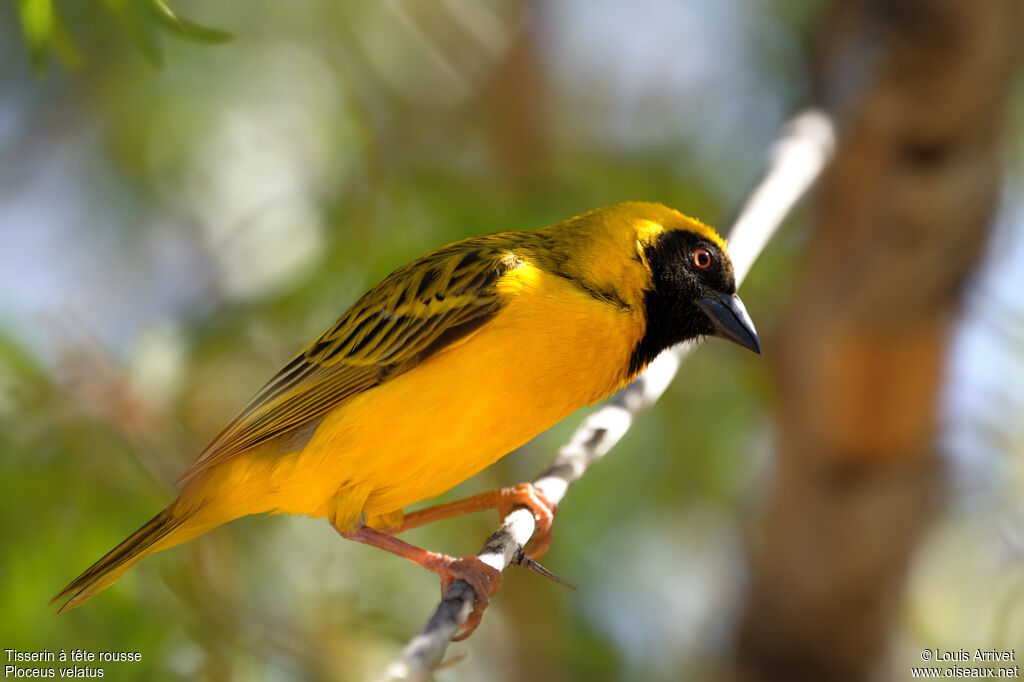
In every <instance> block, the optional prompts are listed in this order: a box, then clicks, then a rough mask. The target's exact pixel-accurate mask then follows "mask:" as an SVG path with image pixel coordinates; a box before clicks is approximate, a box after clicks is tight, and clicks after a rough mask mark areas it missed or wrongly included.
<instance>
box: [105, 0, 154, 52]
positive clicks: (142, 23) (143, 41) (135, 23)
mask: <svg viewBox="0 0 1024 682" xmlns="http://www.w3.org/2000/svg"><path fill="white" fill-rule="evenodd" d="M105 4H106V5H107V9H109V10H110V12H111V13H112V14H113V15H114V17H116V18H117V21H118V23H120V24H121V27H122V28H123V29H124V31H125V33H127V34H128V37H129V38H131V40H132V42H133V43H135V45H136V47H138V48H139V49H140V50H142V53H143V54H144V55H146V57H148V58H149V60H150V61H151V62H153V63H154V64H156V65H157V66H159V65H161V64H162V63H163V59H162V55H161V53H160V44H159V43H158V42H157V37H156V32H155V31H154V30H153V26H152V25H151V23H150V22H149V21H147V17H145V16H139V12H138V11H137V10H138V4H139V3H138V1H137V0H105Z"/></svg>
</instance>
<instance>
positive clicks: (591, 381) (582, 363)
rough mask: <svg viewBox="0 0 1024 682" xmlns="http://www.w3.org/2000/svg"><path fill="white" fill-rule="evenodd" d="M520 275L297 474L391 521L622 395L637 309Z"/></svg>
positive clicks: (337, 426) (308, 456) (357, 410)
mask: <svg viewBox="0 0 1024 682" xmlns="http://www.w3.org/2000/svg"><path fill="white" fill-rule="evenodd" d="M534 270H535V269H534ZM520 276H525V277H527V278H529V281H524V282H513V283H512V285H511V286H514V287H516V288H515V289H512V290H510V291H509V292H508V296H507V302H506V304H505V305H504V307H503V308H502V309H501V310H500V311H499V312H498V313H497V314H496V315H495V316H494V317H493V318H492V319H491V320H490V321H488V322H487V323H486V324H484V325H482V326H481V328H480V329H479V330H478V331H476V332H475V333H473V334H472V335H470V336H469V337H467V338H465V339H463V340H460V341H458V342H456V343H455V344H453V345H451V346H449V347H447V348H445V349H444V350H442V351H440V352H438V353H436V354H434V355H432V356H431V357H430V358H428V359H427V360H425V361H424V362H423V363H421V364H420V365H418V366H416V367H415V368H413V369H411V370H409V371H408V372H406V373H404V374H402V375H400V376H398V377H395V378H394V379H392V380H390V381H388V382H386V383H384V384H382V385H380V386H378V387H376V388H373V389H371V390H369V391H367V392H366V393H364V394H362V395H360V396H357V397H356V398H354V399H353V400H351V401H350V402H348V403H346V404H345V405H343V406H341V407H340V408H338V409H337V410H335V411H334V412H333V413H330V414H329V415H328V416H327V417H326V418H325V420H324V422H323V423H322V424H321V426H320V427H319V428H318V429H317V431H316V433H315V434H314V436H313V438H312V439H311V440H310V442H309V444H308V445H307V446H306V448H305V449H304V451H303V452H302V453H301V454H300V455H299V456H298V459H297V460H296V465H297V466H298V468H299V469H305V468H306V466H309V467H315V468H316V469H317V473H316V474H315V479H316V481H317V482H318V483H319V484H320V485H323V484H324V482H327V481H330V483H328V487H329V486H330V485H334V484H335V482H340V483H342V484H343V485H347V486H349V487H350V488H351V489H352V490H354V491H355V490H359V491H361V492H360V493H359V494H358V495H354V498H362V497H363V495H366V496H367V497H366V499H365V503H364V502H362V500H361V499H360V500H358V501H359V502H360V503H361V504H363V509H362V510H363V511H365V512H366V513H367V514H368V515H369V516H371V517H373V516H375V515H382V514H387V513H390V512H393V511H397V510H399V509H402V508H404V507H406V506H408V505H410V504H413V503H415V502H417V501H419V500H422V499H426V498H428V497H434V496H436V495H439V494H440V493H442V492H444V491H446V490H448V489H450V488H452V487H454V486H455V485H457V484H459V483H461V482H462V481H464V480H465V479H467V478H469V477H470V476H472V475H474V474H476V473H477V472H479V471H480V470H482V469H483V468H485V467H486V466H488V465H490V464H492V463H493V462H495V461H496V460H498V459H499V458H500V457H502V456H503V455H505V454H506V453H508V452H509V451H511V450H513V449H515V448H517V447H519V446H520V445H522V444H523V443H525V442H526V441H528V440H529V439H530V438H532V437H533V436H535V435H536V434H538V433H540V432H541V431H543V430H545V429H547V428H548V427H550V426H551V425H553V424H554V423H556V422H557V421H559V420H560V419H562V418H564V417H565V416H567V415H569V414H570V413H572V412H574V411H575V410H577V409H579V408H580V407H582V406H584V405H588V404H590V403H593V402H595V401H597V400H600V399H602V398H604V397H605V396H607V395H609V394H610V393H611V392H613V391H614V390H616V389H617V388H619V387H620V386H621V385H622V384H623V383H624V381H625V379H626V378H627V372H628V368H629V360H630V356H631V353H632V351H633V349H634V347H635V346H636V344H637V342H638V340H639V339H640V337H641V336H642V335H643V332H644V329H643V320H642V317H638V315H639V311H635V310H633V309H630V308H625V307H622V306H616V305H612V304H609V303H608V302H606V301H600V300H597V299H595V298H594V297H593V296H591V295H589V294H587V293H586V292H585V291H583V290H581V289H580V288H578V287H576V286H575V285H574V284H573V283H572V282H570V281H569V280H566V279H565V278H562V277H558V276H557V275H549V274H544V273H542V272H539V271H537V272H526V273H520ZM506 286H509V285H506ZM312 476H313V475H312V474H310V477H312ZM305 477H306V475H305V474H304V475H303V478H305ZM355 501H356V499H354V500H353V502H355ZM282 510H283V511H296V510H293V509H282ZM298 511H302V512H303V513H312V514H314V515H320V514H318V513H315V512H313V511H310V510H298ZM353 513H358V512H357V511H353Z"/></svg>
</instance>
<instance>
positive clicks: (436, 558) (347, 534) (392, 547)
mask: <svg viewBox="0 0 1024 682" xmlns="http://www.w3.org/2000/svg"><path fill="white" fill-rule="evenodd" d="M334 530H336V531H337V532H338V534H339V535H340V536H341V537H343V538H346V539H348V540H355V541H356V542H361V543H363V544H364V545H372V546H374V547H379V548H381V549H383V550H386V551H388V552H391V553H392V554H397V555H398V556H400V557H404V558H406V559H408V560H409V561H412V562H413V563H416V564H419V565H420V566H422V567H423V568H425V569H427V570H428V571H433V572H434V573H437V574H438V575H439V576H441V594H442V595H444V593H445V592H447V591H448V586H449V585H451V582H452V581H453V580H465V581H466V582H467V583H469V585H470V587H472V588H473V592H474V593H475V594H476V604H475V605H474V606H473V612H472V613H470V614H469V617H468V618H467V619H466V622H465V623H463V624H462V630H463V632H462V633H460V634H459V635H458V636H456V637H453V638H452V639H453V640H454V641H458V640H462V639H465V638H466V637H469V636H470V635H471V634H473V631H474V630H476V628H477V626H478V625H480V620H481V619H482V618H483V613H484V609H486V608H487V603H488V602H489V600H490V597H491V595H493V594H494V593H495V592H497V591H498V587H499V586H501V571H499V570H497V569H495V568H493V567H492V566H488V565H487V564H485V563H484V562H482V561H480V559H479V558H477V557H476V556H468V557H463V558H461V559H457V558H455V557H451V556H448V555H447V554H438V553H437V552H430V551H428V550H425V549H420V548H419V547H416V546H414V545H410V544H409V543H408V542H404V541H402V540H399V539H398V538H396V537H394V536H392V535H388V534H387V533H384V532H382V531H379V530H374V529H373V528H368V527H366V526H360V527H358V528H357V529H355V530H353V531H342V530H339V529H338V528H335V529H334Z"/></svg>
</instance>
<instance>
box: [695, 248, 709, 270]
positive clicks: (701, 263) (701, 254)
mask: <svg viewBox="0 0 1024 682" xmlns="http://www.w3.org/2000/svg"><path fill="white" fill-rule="evenodd" d="M693 264H694V265H696V266H697V267H698V268H700V269H701V270H707V269H708V268H709V267H711V252H710V251H708V250H707V249H694V250H693Z"/></svg>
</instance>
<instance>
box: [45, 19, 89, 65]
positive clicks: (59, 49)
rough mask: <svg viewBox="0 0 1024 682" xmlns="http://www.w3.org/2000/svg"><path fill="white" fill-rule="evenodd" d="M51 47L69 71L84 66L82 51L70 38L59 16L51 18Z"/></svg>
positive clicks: (69, 33)
mask: <svg viewBox="0 0 1024 682" xmlns="http://www.w3.org/2000/svg"><path fill="white" fill-rule="evenodd" d="M51 45H52V49H53V53H54V54H55V55H57V58H58V59H60V60H61V62H63V63H64V66H66V67H67V68H68V69H70V70H71V71H77V70H78V69H81V68H82V67H83V66H85V57H84V56H83V55H82V51H81V50H79V49H78V46H77V45H76V44H75V41H74V39H73V38H72V37H71V32H70V31H68V27H67V26H66V25H65V24H64V21H63V20H62V19H61V18H60V15H59V14H58V15H57V16H55V17H54V18H53V36H52V39H51Z"/></svg>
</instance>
